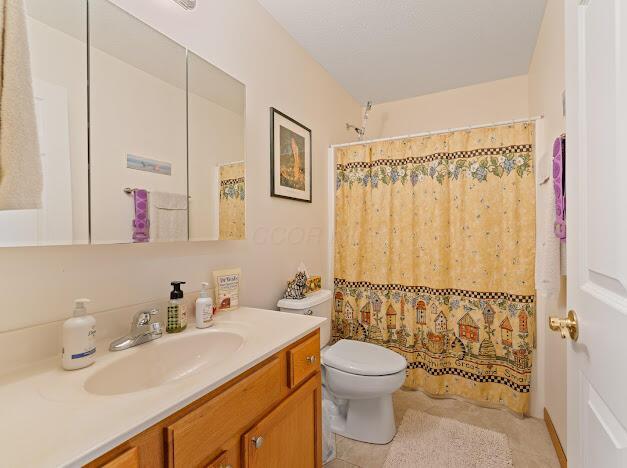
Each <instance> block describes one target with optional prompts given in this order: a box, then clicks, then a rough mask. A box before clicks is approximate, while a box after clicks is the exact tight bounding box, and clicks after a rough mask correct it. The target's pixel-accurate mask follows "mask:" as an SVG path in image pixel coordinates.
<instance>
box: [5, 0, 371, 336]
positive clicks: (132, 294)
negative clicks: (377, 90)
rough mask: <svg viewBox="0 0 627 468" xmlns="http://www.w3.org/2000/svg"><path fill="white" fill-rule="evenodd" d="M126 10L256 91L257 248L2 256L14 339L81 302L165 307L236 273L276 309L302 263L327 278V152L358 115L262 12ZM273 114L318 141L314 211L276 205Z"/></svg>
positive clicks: (171, 247) (246, 8)
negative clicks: (156, 302)
mask: <svg viewBox="0 0 627 468" xmlns="http://www.w3.org/2000/svg"><path fill="white" fill-rule="evenodd" d="M115 3H116V4H118V5H119V6H121V7H122V8H125V9H127V10H128V11H130V12H131V13H133V14H135V15H136V16H138V17H139V18H140V19H142V20H144V21H146V22H147V23H149V24H151V25H153V26H154V27H156V28H157V29H160V30H161V31H163V32H164V33H165V34H167V35H169V36H170V37H172V38H173V39H174V40H176V41H177V42H180V43H181V44H183V45H185V46H187V47H189V48H190V49H191V50H193V51H194V52H196V53H197V54H199V55H201V56H203V57H204V58H205V59H207V60H208V61H210V62H212V63H214V64H215V65H217V66H218V67H220V68H222V69H223V70H225V71H226V72H227V73H229V74H231V75H232V76H234V77H235V78H237V79H238V80H240V81H242V82H243V83H245V84H246V92H247V106H246V117H247V122H246V142H247V187H246V188H247V212H248V217H247V236H248V239H247V240H246V241H216V242H203V243H176V244H168V245H110V246H104V245H101V246H73V247H39V248H8V249H0V278H2V282H1V284H0V294H1V295H2V298H3V300H2V304H1V305H0V311H1V317H2V321H1V322H0V330H4V333H5V334H6V333H7V331H8V330H15V329H18V328H23V327H29V326H32V325H35V324H41V323H46V322H51V321H58V320H63V319H65V318H67V317H69V316H70V314H71V307H72V300H73V299H74V298H76V297H82V296H87V297H90V298H91V299H92V300H93V303H92V307H91V309H92V310H93V311H95V312H102V311H106V310H110V309H113V308H117V307H120V306H124V305H132V304H139V303H142V302H147V301H150V300H153V299H163V298H165V297H167V294H168V291H169V282H170V281H171V280H174V279H182V280H186V281H188V285H187V287H186V289H187V290H188V291H191V290H197V289H198V287H199V286H198V285H199V283H200V282H201V281H205V280H207V279H209V278H210V273H211V271H212V270H214V269H218V268H223V267H233V266H240V267H241V268H242V276H243V278H242V302H243V303H244V304H246V305H255V306H259V307H266V308H274V307H275V305H276V301H277V299H278V298H279V297H280V295H281V294H282V292H283V290H284V287H285V282H286V280H287V279H288V278H289V277H290V276H292V275H293V274H294V272H295V270H296V268H297V267H298V264H299V262H300V261H301V260H302V261H304V262H305V263H306V264H307V265H308V267H309V270H310V271H311V272H313V273H315V272H320V273H322V272H325V271H326V262H327V255H326V233H327V148H328V145H329V144H331V143H338V142H343V141H346V140H347V139H348V138H350V135H349V134H348V133H346V130H345V127H344V124H345V122H347V121H356V120H358V119H359V116H360V112H361V111H360V106H359V104H358V103H357V102H356V101H355V100H354V99H353V98H352V97H351V96H350V95H349V94H348V93H347V92H346V91H345V90H344V89H343V88H342V87H341V86H340V85H339V84H338V83H337V82H336V81H335V80H333V79H332V78H331V76H330V75H329V74H328V73H327V72H326V71H325V70H324V69H323V68H322V67H321V66H320V65H319V64H318V63H316V62H315V61H314V60H313V59H312V58H311V57H310V56H309V55H308V54H307V53H306V52H305V51H304V50H303V49H302V48H301V47H300V46H299V45H298V44H297V43H296V42H295V41H294V40H293V39H292V38H291V37H290V36H289V35H288V34H287V32H286V31H285V30H283V29H282V28H281V27H280V26H279V25H278V24H277V23H276V22H275V21H274V19H273V18H272V17H271V16H270V15H269V14H268V13H267V12H266V11H265V10H264V9H263V8H262V7H261V6H260V5H259V4H258V3H257V2H256V1H255V0H231V1H228V2H199V5H198V7H197V9H196V10H195V11H194V12H186V11H185V10H183V9H182V8H180V7H179V6H177V5H176V4H175V3H174V2H172V1H171V0H116V2H115ZM270 106H275V107H277V108H278V109H280V110H281V111H283V112H285V113H287V114H288V115H290V116H292V117H294V118H295V119H297V120H299V121H300V122H302V123H303V124H305V125H307V126H308V127H309V128H311V129H312V131H313V203H311V204H308V203H302V202H297V201H290V200H283V199H280V198H271V197H270V195H269V194H270V177H269V172H270V161H269V158H270V156H269V146H270V141H269V139H270V136H269V126H270V123H269V107H270ZM325 280H327V278H325ZM131 310H132V309H131ZM3 338H10V337H8V336H3V334H1V333H0V342H2V341H3ZM7 341H9V342H10V341H11V340H10V339H9V340H7ZM36 344H37V343H33V346H35V345H36Z"/></svg>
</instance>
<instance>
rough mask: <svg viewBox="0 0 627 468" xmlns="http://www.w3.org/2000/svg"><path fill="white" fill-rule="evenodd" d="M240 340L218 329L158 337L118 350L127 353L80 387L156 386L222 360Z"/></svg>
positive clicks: (104, 391)
mask: <svg viewBox="0 0 627 468" xmlns="http://www.w3.org/2000/svg"><path fill="white" fill-rule="evenodd" d="M243 343H244V338H243V337H242V336H241V335H239V334H237V333H233V332H226V331H218V330H215V331H214V330H209V331H206V332H204V333H201V334H197V335H188V336H181V337H180V338H179V337H177V338H175V339H170V340H164V339H163V338H161V339H158V340H155V341H152V342H150V343H147V344H143V345H139V346H137V347H136V348H132V349H131V350H127V351H120V353H129V354H128V356H124V357H123V358H121V359H118V360H117V361H115V362H113V363H111V364H109V365H107V366H105V367H103V368H102V369H100V370H98V371H96V372H95V373H94V374H93V375H92V376H90V377H89V378H88V379H87V380H86V381H85V384H84V388H85V390H87V391H88V392H89V393H93V394H97V395H119V394H123V393H131V392H138V391H140V390H146V389H148V388H152V387H157V386H159V385H163V384H166V383H168V382H172V381H175V380H179V379H182V378H184V377H187V376H189V375H192V374H194V373H196V372H198V371H199V370H201V369H203V368H206V367H208V366H212V365H215V364H217V363H220V362H222V361H223V360H224V359H225V358H228V356H230V355H231V354H232V353H234V352H236V351H237V350H238V349H239V348H240V347H241V346H242V344H243Z"/></svg>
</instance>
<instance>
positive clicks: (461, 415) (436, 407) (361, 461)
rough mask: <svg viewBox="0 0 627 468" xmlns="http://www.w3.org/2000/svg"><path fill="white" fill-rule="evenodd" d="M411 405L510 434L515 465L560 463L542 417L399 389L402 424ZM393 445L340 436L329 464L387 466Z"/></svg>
mask: <svg viewBox="0 0 627 468" xmlns="http://www.w3.org/2000/svg"><path fill="white" fill-rule="evenodd" d="M408 408H413V409H416V410H419V411H424V412H426V413H428V414H432V415H435V416H442V417H445V418H451V419H456V420H458V421H462V422H465V423H468V424H472V425H474V426H479V427H483V428H486V429H491V430H493V431H497V432H502V433H504V434H507V437H508V440H509V445H510V448H511V449H512V456H513V462H514V467H515V468H536V467H537V468H540V467H541V468H559V466H560V465H559V462H558V460H557V456H556V455H555V450H554V449H553V445H552V444H551V439H550V437H549V433H548V432H547V430H546V426H545V424H544V421H543V420H541V419H534V418H525V419H519V418H517V417H515V416H513V415H512V414H510V413H508V412H506V411H503V410H498V409H489V408H481V407H479V406H475V405H472V404H470V403H466V402H463V401H458V400H453V399H433V398H429V397H428V396H426V395H425V394H424V393H422V392H419V391H416V392H413V391H405V390H399V391H398V392H396V393H395V394H394V412H395V415H396V421H397V423H398V424H400V421H401V419H402V418H403V415H404V414H405V411H406V410H407V409H408ZM389 446H390V444H388V445H372V444H366V443H363V442H356V441H353V440H350V439H346V438H344V437H341V436H336V455H337V456H336V459H335V460H333V461H331V462H330V463H328V464H326V465H325V467H326V468H355V467H357V468H379V467H382V466H383V462H384V461H385V457H386V456H387V453H388V450H389V448H390V447H389ZM433 468H436V467H433ZM459 468H463V467H459Z"/></svg>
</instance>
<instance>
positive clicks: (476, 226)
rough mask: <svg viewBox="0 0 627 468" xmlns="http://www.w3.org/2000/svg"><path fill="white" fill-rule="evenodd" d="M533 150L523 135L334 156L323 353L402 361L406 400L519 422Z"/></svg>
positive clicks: (448, 139)
mask: <svg viewBox="0 0 627 468" xmlns="http://www.w3.org/2000/svg"><path fill="white" fill-rule="evenodd" d="M533 141H534V125H533V123H529V122H527V123H519V124H512V125H506V126H497V127H492V128H482V129H474V130H467V131H466V130H464V131H458V132H453V133H447V134H441V135H433V136H426V137H416V138H409V139H404V140H388V141H382V142H375V143H370V144H355V145H352V146H349V147H344V148H338V149H337V150H336V161H337V167H336V215H335V216H336V218H335V267H334V268H335V291H334V307H333V323H332V327H333V339H334V340H338V339H341V338H348V339H354V340H361V341H367V342H371V343H376V344H379V345H383V346H386V347H387V348H389V349H391V350H393V351H396V352H398V353H400V354H402V355H403V356H405V357H406V358H407V361H408V370H407V377H406V380H405V387H409V388H413V389H417V388H420V389H423V390H424V391H426V392H427V393H430V394H432V395H437V396H459V397H463V398H467V399H472V400H477V401H480V402H482V403H483V404H488V405H502V406H506V407H508V408H510V409H511V410H513V411H515V412H517V413H525V412H526V411H527V409H528V406H529V390H530V377H531V361H532V359H531V355H532V349H533V346H532V344H533V342H534V337H533V334H534V330H535V321H534V319H535V307H534V299H535V297H534V256H535V185H534V175H533V159H534V158H533V144H532V142H533Z"/></svg>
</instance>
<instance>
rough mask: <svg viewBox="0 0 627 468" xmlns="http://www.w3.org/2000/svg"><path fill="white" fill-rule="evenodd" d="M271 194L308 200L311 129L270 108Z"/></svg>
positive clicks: (309, 200)
mask: <svg viewBox="0 0 627 468" xmlns="http://www.w3.org/2000/svg"><path fill="white" fill-rule="evenodd" d="M270 181H271V183H270V186H271V189H270V190H271V191H270V195H272V196H273V197H282V198H290V199H292V200H300V201H304V202H308V203H311V130H309V129H308V128H307V127H305V126H304V125H303V124H301V123H299V122H297V121H296V120H294V119H292V118H291V117H288V116H287V115H285V114H284V113H282V112H280V111H278V110H276V109H275V108H274V107H271V108H270Z"/></svg>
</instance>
